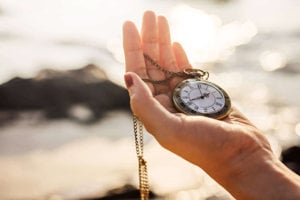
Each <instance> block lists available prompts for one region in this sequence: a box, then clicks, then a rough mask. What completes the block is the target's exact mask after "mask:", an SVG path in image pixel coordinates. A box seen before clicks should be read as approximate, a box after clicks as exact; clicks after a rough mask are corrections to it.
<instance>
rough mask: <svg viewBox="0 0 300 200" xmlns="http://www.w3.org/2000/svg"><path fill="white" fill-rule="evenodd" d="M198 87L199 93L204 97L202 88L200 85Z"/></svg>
mask: <svg viewBox="0 0 300 200" xmlns="http://www.w3.org/2000/svg"><path fill="white" fill-rule="evenodd" d="M197 86H198V89H199V91H200V95H201V96H203V94H202V91H201V88H200V85H197Z"/></svg>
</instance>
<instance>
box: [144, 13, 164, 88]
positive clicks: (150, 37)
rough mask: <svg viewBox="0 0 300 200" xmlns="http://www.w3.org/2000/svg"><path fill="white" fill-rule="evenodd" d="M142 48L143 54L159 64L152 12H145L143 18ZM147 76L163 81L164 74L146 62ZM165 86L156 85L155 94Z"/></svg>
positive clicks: (156, 35) (155, 24) (155, 26)
mask: <svg viewBox="0 0 300 200" xmlns="http://www.w3.org/2000/svg"><path fill="white" fill-rule="evenodd" d="M142 48H143V51H144V53H145V54H147V55H149V56H150V57H151V58H152V59H153V60H154V61H155V62H156V63H158V64H160V62H159V58H160V56H159V44H158V29H157V21H156V15H155V13H154V12H152V11H146V12H145V13H144V17H143V25H142ZM146 68H147V73H148V76H149V78H150V79H151V80H164V79H165V74H164V73H163V72H162V71H160V70H159V69H157V68H156V67H155V66H154V65H152V64H151V63H150V62H147V61H146ZM163 88H165V86H161V85H156V87H155V89H156V91H155V94H159V93H161V91H162V90H165V89H163Z"/></svg>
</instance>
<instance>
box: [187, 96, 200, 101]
mask: <svg viewBox="0 0 300 200" xmlns="http://www.w3.org/2000/svg"><path fill="white" fill-rule="evenodd" d="M197 99H203V96H199V97H195V98H193V99H190V100H191V101H193V100H197Z"/></svg>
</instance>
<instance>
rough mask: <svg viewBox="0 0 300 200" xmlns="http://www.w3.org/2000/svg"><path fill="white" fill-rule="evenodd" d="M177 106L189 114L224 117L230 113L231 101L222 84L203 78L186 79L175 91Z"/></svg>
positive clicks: (174, 100) (174, 97) (216, 117)
mask: <svg viewBox="0 0 300 200" xmlns="http://www.w3.org/2000/svg"><path fill="white" fill-rule="evenodd" d="M173 103H174V106H175V108H176V109H177V110H178V111H180V112H182V113H185V114H188V115H202V116H206V117H211V118H215V119H222V118H224V117H226V116H227V115H228V112H229V111H230V107H231V102H230V98H229V96H228V94H227V93H226V92H225V90H223V89H222V88H221V87H220V86H218V85H216V84H214V83H212V82H209V81H207V80H201V79H195V78H193V79H186V80H184V81H182V82H180V83H179V84H178V85H177V86H176V88H175V89H174V92H173Z"/></svg>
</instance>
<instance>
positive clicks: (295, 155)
mask: <svg viewBox="0 0 300 200" xmlns="http://www.w3.org/2000/svg"><path fill="white" fill-rule="evenodd" d="M281 160H282V162H283V163H284V164H285V165H286V166H287V167H288V168H290V169H291V170H293V171H294V172H295V173H297V174H298V175H300V147H299V146H292V147H290V148H288V149H286V150H284V151H283V152H282V154H281Z"/></svg>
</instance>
